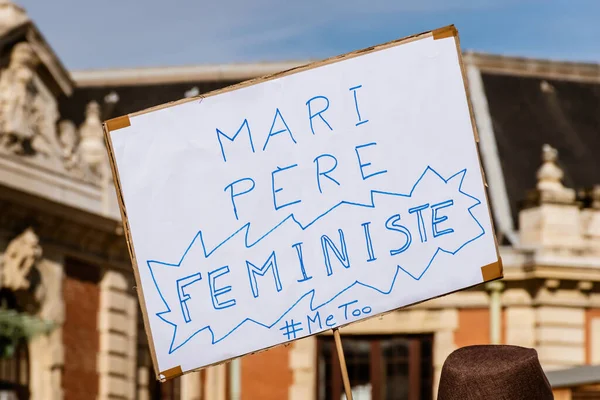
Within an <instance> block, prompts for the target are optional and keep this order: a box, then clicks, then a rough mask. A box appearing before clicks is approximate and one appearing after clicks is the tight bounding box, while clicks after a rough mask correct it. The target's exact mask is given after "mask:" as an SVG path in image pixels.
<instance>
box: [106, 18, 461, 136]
mask: <svg viewBox="0 0 600 400" xmlns="http://www.w3.org/2000/svg"><path fill="white" fill-rule="evenodd" d="M434 32H437V33H436V35H438V38H439V35H440V34H441V33H444V32H454V33H453V35H454V36H456V35H457V34H458V31H457V30H456V28H455V27H454V25H448V26H445V27H442V28H439V29H435V30H432V31H426V32H422V33H417V34H414V35H410V36H405V37H402V38H399V39H395V40H392V41H390V42H387V43H382V44H379V45H377V46H371V47H367V48H364V49H361V50H355V51H352V52H349V53H345V54H341V55H337V56H334V57H330V58H327V59H325V60H321V61H315V62H313V63H310V64H305V65H301V66H298V67H295V68H291V69H288V70H285V71H280V72H276V73H274V74H271V75H265V76H261V77H257V78H254V79H250V80H247V81H243V82H240V83H237V84H235V85H230V86H227V87H225V88H221V89H217V90H213V91H212V92H207V93H203V94H200V95H198V96H195V97H190V98H183V99H180V100H176V101H171V102H168V103H164V104H160V105H157V106H154V107H149V108H146V109H144V110H141V111H137V112H134V113H131V114H129V115H128V117H129V118H132V117H136V116H138V115H142V114H147V113H149V112H153V111H158V110H162V109H164V108H169V107H174V106H177V105H180V104H184V103H188V102H190V101H198V100H202V99H205V98H207V97H212V96H216V95H219V94H223V93H227V92H231V91H233V90H238V89H242V88H245V87H249V86H253V85H256V84H259V83H263V82H267V81H270V80H274V79H278V78H283V77H285V76H289V75H293V74H297V73H299V72H303V71H307V70H310V69H313V68H317V67H322V66H325V65H329V64H334V63H336V62H340V61H344V60H348V59H351V58H354V57H358V56H361V55H364V54H369V53H373V52H376V51H380V50H385V49H388V48H390V47H396V46H400V45H403V44H407V43H410V42H413V41H415V40H421V39H426V38H430V37H433V34H434ZM451 36H452V35H451ZM449 37H450V36H449ZM115 119H118V118H115ZM111 130H112V129H111Z"/></svg>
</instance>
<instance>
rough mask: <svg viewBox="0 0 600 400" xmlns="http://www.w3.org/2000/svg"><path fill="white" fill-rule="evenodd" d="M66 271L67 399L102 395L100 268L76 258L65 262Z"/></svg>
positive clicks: (65, 376) (64, 339) (65, 337)
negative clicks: (99, 310) (98, 327)
mask: <svg viewBox="0 0 600 400" xmlns="http://www.w3.org/2000/svg"><path fill="white" fill-rule="evenodd" d="M65 270H66V277H65V282H64V285H63V292H64V301H65V311H66V319H65V325H64V327H63V341H64V345H65V365H64V375H63V380H62V381H63V390H64V396H65V397H64V398H65V400H81V399H95V398H96V396H97V394H98V372H97V361H96V356H97V354H98V349H99V335H98V329H97V321H98V309H99V303H100V288H99V286H98V282H99V275H98V270H97V267H95V266H91V265H86V264H83V263H80V262H77V261H73V260H67V261H66V262H65Z"/></svg>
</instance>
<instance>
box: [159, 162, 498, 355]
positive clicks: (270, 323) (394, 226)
mask: <svg viewBox="0 0 600 400" xmlns="http://www.w3.org/2000/svg"><path fill="white" fill-rule="evenodd" d="M466 174H467V170H466V169H463V170H461V171H459V172H457V173H455V174H453V175H451V176H450V177H449V178H444V177H442V175H440V174H439V173H438V172H437V171H435V170H434V169H433V168H431V167H430V166H427V167H426V168H425V170H424V171H423V173H422V174H421V175H420V176H419V178H418V179H417V180H416V182H415V183H414V185H413V186H412V188H410V190H409V191H408V192H405V193H396V192H383V191H375V190H372V191H371V196H370V202H367V203H354V202H346V201H341V202H339V203H338V204H336V205H334V206H333V207H331V208H330V209H329V210H327V211H325V212H324V213H322V214H321V215H319V216H317V217H316V218H315V219H313V220H310V221H305V222H304V223H302V222H301V221H298V220H297V219H296V217H295V216H294V214H293V213H290V214H289V215H287V216H286V217H285V218H283V219H281V222H279V223H277V224H276V225H275V226H274V227H273V228H272V229H270V230H269V231H268V232H266V233H265V234H264V235H263V236H261V237H259V238H258V239H256V240H255V241H250V240H249V236H248V234H249V230H250V225H251V224H250V223H246V224H244V225H243V226H241V227H240V228H239V229H237V230H236V231H235V232H233V233H232V234H231V235H230V236H228V237H227V238H225V239H224V240H223V241H221V242H219V243H218V244H217V245H216V246H214V247H212V248H207V247H206V245H205V241H204V237H203V233H202V231H201V230H200V231H198V233H197V234H196V235H195V236H194V238H193V240H192V241H191V243H190V244H189V245H188V246H187V249H186V250H185V251H184V253H183V255H182V256H181V258H180V259H179V261H178V262H176V263H166V262H162V261H157V260H148V261H147V265H148V268H149V269H150V273H151V276H152V279H153V283H154V285H155V287H156V290H157V293H158V294H159V296H160V298H161V300H162V302H163V304H164V309H163V310H162V311H159V312H157V313H156V314H155V315H156V316H157V317H158V318H160V319H161V320H162V321H164V322H165V323H166V324H168V325H170V326H172V327H173V337H172V339H171V344H170V347H169V349H168V352H169V354H171V353H173V352H175V351H177V350H178V349H180V348H182V346H184V345H185V344H186V343H188V342H189V341H190V340H191V339H192V338H193V337H194V336H196V335H197V334H198V333H200V332H203V331H207V332H208V333H210V337H211V343H212V344H216V343H219V342H221V341H223V340H225V339H226V338H227V337H229V335H231V334H232V333H233V332H234V331H236V330H237V329H239V328H240V327H241V326H243V325H245V324H254V325H257V326H259V327H263V328H265V329H271V328H273V327H275V326H277V327H278V328H279V329H281V330H282V331H283V334H284V336H286V337H288V338H289V339H290V340H291V339H292V338H296V335H297V333H298V332H300V331H301V330H302V327H301V324H300V323H299V322H294V321H293V320H292V321H286V325H287V328H286V327H285V325H284V326H283V327H279V326H278V324H279V323H280V322H281V321H282V320H283V319H284V318H285V317H286V315H288V314H289V313H290V311H291V310H293V309H294V307H296V306H297V305H298V304H299V303H300V302H301V301H303V300H305V299H306V300H308V301H309V308H310V312H318V311H319V310H320V309H321V308H322V307H324V306H326V305H328V304H330V303H332V302H333V301H336V299H338V298H340V296H341V295H342V294H344V293H350V291H353V290H354V288H358V287H362V288H363V289H366V290H370V291H373V292H375V293H378V294H381V295H389V294H390V293H391V292H392V290H393V289H394V286H395V284H396V282H397V281H398V280H399V274H402V275H401V276H403V277H405V278H408V279H411V280H413V281H416V282H418V281H420V280H421V279H422V278H423V276H424V275H425V274H426V273H427V271H428V270H429V268H430V266H431V265H432V263H433V262H434V260H435V259H436V257H437V256H438V255H439V254H447V255H455V254H457V253H458V252H459V251H460V250H461V249H463V248H464V247H465V246H467V245H469V244H470V243H472V242H474V241H475V240H477V239H479V238H481V237H482V236H484V235H485V233H486V232H485V229H484V228H483V226H482V225H481V223H480V222H479V221H478V220H477V218H475V216H474V215H473V213H472V209H473V208H474V207H476V206H478V205H480V204H481V201H480V200H479V199H478V198H476V197H474V196H472V195H470V194H468V193H466V192H464V191H463V188H462V187H463V182H464V180H465V176H466ZM426 176H427V177H431V178H428V179H438V180H439V181H441V182H442V183H443V184H448V183H449V182H456V181H455V180H458V185H457V192H458V193H459V194H460V195H462V196H465V198H466V199H468V200H469V204H470V205H469V206H468V207H467V208H466V211H467V212H468V215H469V216H470V217H471V218H472V221H473V223H474V226H475V227H476V229H475V230H474V231H473V233H472V234H469V237H468V238H464V240H463V239H461V240H460V241H459V242H457V244H455V245H453V246H452V247H451V248H443V247H439V246H438V247H436V248H431V251H432V253H433V254H432V255H431V256H426V258H425V259H424V260H425V261H424V263H423V265H418V266H410V268H408V266H402V265H400V264H398V265H397V266H396V269H395V272H394V273H393V275H390V276H391V279H390V281H389V282H388V283H387V284H386V285H383V286H380V287H376V286H373V285H370V284H367V283H364V282H361V281H358V280H356V281H354V282H353V283H351V284H349V285H347V286H345V287H343V288H342V289H341V290H339V291H338V292H337V293H336V294H335V295H333V296H331V298H328V299H327V300H326V301H322V302H316V301H315V298H316V296H315V295H316V293H315V289H307V290H306V291H305V292H304V293H303V294H302V295H300V296H299V297H298V298H297V300H292V299H287V300H286V301H289V302H290V305H289V307H287V304H286V306H285V307H287V308H286V309H285V311H284V312H283V313H281V314H278V315H276V316H273V317H270V318H269V320H256V319H253V318H248V317H246V318H244V319H243V320H241V321H239V323H233V324H234V325H233V326H232V328H231V329H230V328H227V329H225V330H224V331H223V330H222V328H221V329H220V330H219V333H218V334H216V333H215V330H214V329H213V327H212V324H211V321H205V322H203V323H201V324H200V325H199V327H198V329H195V328H194V329H195V330H194V331H187V332H186V333H185V334H184V336H182V335H179V336H178V331H179V328H180V325H181V324H179V325H178V324H177V323H175V322H174V321H175V320H177V318H176V315H175V314H173V310H174V307H179V304H175V303H177V301H178V300H177V299H175V300H172V302H171V303H169V302H167V300H166V299H165V297H164V295H163V291H162V290H161V286H163V285H167V284H168V282H166V281H160V282H159V281H157V279H156V272H157V271H158V270H159V269H160V270H161V271H162V270H163V269H165V268H167V269H168V270H169V271H171V268H175V269H176V268H180V267H181V266H182V265H183V263H184V262H185V260H186V256H187V255H188V252H189V251H190V249H192V248H194V249H198V250H201V254H202V255H203V257H204V259H209V258H210V257H211V256H212V255H213V254H215V252H217V251H218V250H219V249H221V248H222V247H223V245H225V244H226V243H228V242H230V241H231V240H232V239H233V238H234V237H239V239H240V240H242V241H243V244H244V246H245V248H247V249H250V248H252V247H254V246H256V245H257V244H258V243H260V242H262V241H263V240H264V239H266V238H268V237H269V236H270V235H272V234H274V233H276V232H277V231H278V229H279V228H280V227H281V226H282V225H283V224H284V223H285V222H286V221H290V222H293V223H295V224H296V225H297V226H298V227H299V228H300V229H301V230H302V231H305V230H307V229H309V228H310V227H311V226H313V225H314V224H315V223H316V222H317V221H319V220H322V219H323V218H326V217H327V215H329V214H330V213H332V212H334V211H335V210H336V209H338V208H339V207H341V206H344V207H355V208H357V209H359V208H365V209H374V208H375V206H376V203H377V201H376V200H377V199H389V198H397V199H411V197H412V196H413V193H415V191H416V189H417V188H418V186H419V184H420V182H421V181H422V180H423V179H424V177H426ZM453 185H456V183H453ZM449 204H450V203H448V202H443V203H436V204H433V206H429V205H428V207H430V211H431V210H433V214H432V219H431V220H428V221H427V223H426V222H425V217H426V216H425V215H420V214H419V215H420V216H419V221H418V222H419V224H418V226H419V229H421V228H423V235H424V233H425V229H426V228H427V229H433V232H435V233H437V234H438V235H440V234H441V233H442V232H443V231H444V229H448V227H446V226H445V225H446V224H447V223H446V222H445V221H446V220H445V219H444V218H443V217H444V214H445V213H444V211H448V210H451V209H452V208H451V206H450V205H449ZM419 205H421V203H417V204H414V206H415V207H413V208H421V207H419ZM421 210H425V208H422V209H421ZM357 211H358V210H357ZM421 213H423V212H422V211H421ZM416 214H418V213H417V212H416V211H415V212H414V213H413V214H408V215H410V217H411V218H415V217H416ZM396 217H397V218H396ZM401 221H403V219H402V220H401V218H400V215H397V216H395V217H394V218H390V219H389V220H388V222H387V223H386V228H387V229H388V230H390V231H397V232H398V233H403V231H402V229H400V228H399V226H402V225H400V222H401ZM463 223H464V221H463ZM438 224H439V225H440V226H439V227H438V226H437V225H438ZM425 225H427V226H425ZM364 226H365V225H363V227H364ZM366 226H368V225H366ZM365 229H366V228H365ZM361 231H362V229H361ZM339 233H340V236H339V238H335V237H333V238H330V239H329V240H325V241H324V242H326V244H324V246H326V247H327V252H328V253H327V254H329V253H332V254H334V255H335V257H337V258H338V259H339V261H341V262H342V264H344V262H348V261H349V259H348V255H347V254H345V249H344V244H343V241H344V237H343V233H342V232H339ZM367 233H368V231H365V234H367ZM391 234H394V235H396V233H393V232H392V233H391ZM420 234H421V232H420ZM397 237H398V238H399V240H398V241H397V242H396V243H397V244H396V246H398V248H397V249H396V251H401V250H402V248H403V247H404V246H406V245H407V243H410V241H411V239H410V237H408V236H407V235H406V234H404V235H402V234H399V235H397ZM332 239H334V240H332ZM365 239H366V241H367V249H368V251H369V252H370V251H371V250H372V249H371V250H369V241H370V240H371V238H370V236H368V235H367V236H365ZM423 239H425V238H424V237H423ZM432 240H433V239H432ZM363 243H364V242H363ZM458 243H459V244H458ZM292 246H293V247H294V248H295V249H296V251H298V256H299V259H300V266H301V269H303V267H304V265H303V264H302V253H301V249H300V245H299V244H298V243H296V245H292ZM363 246H364V245H363ZM334 247H335V249H336V250H337V251H335V250H334V251H332V249H333V248H334ZM388 250H389V249H386V251H388ZM363 251H364V247H363ZM402 251H403V250H402ZM398 254H399V253H398ZM371 256H373V257H374V255H373V253H369V257H371ZM263 260H264V259H263ZM331 261H333V260H330V262H331ZM361 262H366V259H363V260H361ZM348 265H349V264H348ZM343 266H344V267H346V265H343ZM276 268H277V266H276V263H275V261H274V259H273V260H272V263H269V260H267V262H265V264H263V266H262V268H257V267H256V266H254V265H253V266H252V267H250V269H251V270H252V271H253V272H257V273H258V275H265V274H266V272H267V270H269V271H271V270H272V272H273V277H274V279H275V281H273V280H271V279H266V280H265V284H270V285H273V282H275V286H276V289H277V290H279V288H280V287H281V282H279V281H278V279H277V278H278V274H277V273H276ZM290 268H296V266H290ZM350 268H352V267H350ZM340 270H344V268H340V269H336V270H334V274H335V273H336V272H338V271H340ZM328 271H329V270H328ZM225 273H226V272H225ZM248 273H249V276H250V275H251V278H250V279H251V281H252V283H253V284H255V283H256V280H255V278H256V274H254V273H251V272H248ZM302 274H303V276H304V277H305V278H307V275H306V271H304V272H303V273H302ZM170 275H177V274H176V273H175V271H173V273H171V272H169V276H170ZM219 276H221V275H219ZM208 281H210V282H211V284H214V283H215V282H214V281H212V280H211V278H210V277H209V279H208ZM201 283H202V281H200V282H198V283H197V284H201ZM294 284H297V283H295V281H294ZM228 288H229V287H227V286H223V287H221V286H219V287H218V288H216V290H219V289H220V290H221V291H220V292H219V294H220V295H223V294H225V293H227V292H226V291H224V290H227V289H228ZM253 289H257V287H256V286H253ZM336 290H337V289H336ZM256 294H258V290H257V293H256ZM189 301H194V298H192V299H191V300H189ZM228 301H235V300H233V299H232V298H225V299H223V302H224V303H226V302H228ZM224 303H221V305H224ZM230 304H231V303H230ZM370 312H371V308H370V307H369V308H368V309H367V308H365V311H363V313H370ZM312 315H314V314H312ZM323 317H324V318H325V317H326V315H324V316H323ZM213 322H216V321H213ZM309 329H310V326H309Z"/></svg>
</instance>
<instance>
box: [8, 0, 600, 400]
mask: <svg viewBox="0 0 600 400" xmlns="http://www.w3.org/2000/svg"><path fill="white" fill-rule="evenodd" d="M599 17H600V2H598V1H597V0H595V1H593V0H590V1H584V0H564V1H563V0H555V1H548V0H546V1H525V0H522V1H516V0H515V1H512V0H480V1H468V0H456V1H443V0H420V1H412V2H409V1H404V0H402V1H400V0H397V1H385V0H380V1H378V0H373V1H368V2H363V1H357V0H346V1H344V2H342V1H333V0H320V1H312V0H311V1H308V0H307V1H303V2H293V3H289V2H288V3H284V2H275V1H272V0H256V1H243V0H220V1H218V2H217V1H214V2H208V1H175V0H173V1H171V2H164V1H158V0H147V1H141V0H140V1H134V0H128V1H123V0H120V1H114V0H106V1H100V2H98V1H95V2H89V1H84V0H54V1H43V0H28V1H26V0H22V1H21V2H20V3H18V4H17V3H13V2H11V1H8V0H0V255H1V258H0V400H24V399H32V400H46V399H48V400H57V399H68V400H79V399H99V400H100V399H131V400H134V399H135V400H150V399H152V400H184V399H186V400H187V399H190V400H239V399H243V400H253V399H266V400H280V399H283V400H285V399H290V400H305V399H306V400H329V399H336V400H338V399H342V398H345V396H344V395H343V385H342V379H341V375H340V373H339V365H338V361H337V355H336V353H335V346H334V344H333V337H332V336H331V335H330V334H327V333H326V334H323V335H319V336H313V337H309V338H306V339H302V340H299V341H295V342H293V343H291V344H290V345H288V346H280V347H277V348H274V349H272V350H269V351H267V352H263V353H259V354H255V355H252V356H248V357H244V358H242V359H237V360H234V361H232V362H230V363H227V364H224V365H220V366H216V367H211V368H207V369H205V370H203V371H200V372H197V373H193V374H189V375H185V376H183V377H180V378H177V379H175V380H172V381H169V382H167V383H165V384H161V385H159V384H158V383H156V382H155V379H154V376H155V375H154V371H153V370H152V363H151V360H150V354H149V348H148V343H147V339H146V335H145V333H144V327H143V323H142V318H141V313H140V309H139V305H138V302H137V293H136V290H135V282H134V278H133V271H132V268H131V264H130V258H129V253H128V250H127V245H126V242H125V238H124V235H123V229H122V226H121V215H120V211H119V207H118V203H117V198H116V195H115V190H114V184H113V181H112V175H111V173H110V167H109V164H108V159H107V156H106V149H105V145H104V139H103V132H102V126H101V123H102V121H104V120H106V119H109V118H113V117H117V116H121V115H124V114H127V113H130V112H135V111H139V110H142V109H145V108H147V107H150V106H154V105H158V104H162V103H165V102H168V101H172V100H177V99H181V98H183V97H190V96H195V95H198V94H201V93H205V92H207V91H211V90H215V89H219V88H222V87H225V86H229V85H231V84H235V83H238V82H241V81H244V80H247V79H251V78H255V77H259V76H263V75H267V74H271V73H275V72H279V71H282V70H285V69H289V68H291V67H294V66H297V65H301V64H306V63H308V62H312V61H316V60H319V59H323V58H326V57H330V56H335V55H339V54H342V53H345V52H349V51H352V50H357V49H360V48H364V47H368V46H372V45H375V44H379V43H383V42H386V41H389V40H393V39H397V38H400V37H403V36H406V35H410V34H415V33H419V32H423V31H427V30H431V29H435V28H439V27H442V26H445V25H448V24H455V25H456V27H457V28H458V30H459V34H460V38H461V45H462V50H463V52H464V53H463V57H464V62H465V67H466V72H467V78H468V90H469V94H470V98H471V102H472V105H473V112H474V115H475V122H476V124H477V128H478V132H479V139H480V142H479V145H480V152H481V157H482V164H483V166H484V169H485V173H486V178H487V182H488V185H489V201H490V203H491V205H492V213H493V219H494V223H495V227H496V235H497V238H498V242H499V245H500V253H501V257H502V259H503V262H504V274H505V278H504V279H503V280H501V281H497V282H492V283H489V284H487V285H482V286H480V287H477V288H474V289H471V290H468V291H463V292H459V293H455V294H452V295H449V296H446V297H443V298H439V299H435V300H432V301H428V302H426V303H423V304H420V305H418V306H414V307H410V308H407V309H405V310H402V311H397V312H394V313H391V314H388V315H386V316H385V317H383V318H376V319H372V320H367V321H364V322H361V323H356V324H353V325H351V326H349V327H347V328H344V329H342V333H343V334H344V336H345V337H344V341H343V342H344V352H345V355H346V362H347V364H348V371H349V375H350V382H351V383H352V385H353V390H354V393H355V399H357V400H367V399H369V400H370V399H373V400H405V399H406V400H417V399H432V398H435V396H436V393H437V385H438V380H439V375H440V372H441V368H442V365H443V363H444V361H445V359H446V357H447V356H448V355H449V354H450V353H451V352H452V351H453V350H455V349H457V348H459V347H462V346H467V345H472V344H488V343H493V344H498V343H505V344H513V345H519V346H525V347H533V348H535V349H536V350H537V351H538V354H539V358H540V361H541V363H542V366H543V368H544V369H545V371H546V373H547V376H548V378H549V380H550V383H551V384H552V385H553V388H554V391H555V395H556V398H557V399H564V400H566V399H573V400H576V399H600V64H599V63H600V46H599V45H598V43H600V24H598V18H599Z"/></svg>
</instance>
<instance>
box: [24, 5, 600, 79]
mask: <svg viewBox="0 0 600 400" xmlns="http://www.w3.org/2000/svg"><path fill="white" fill-rule="evenodd" d="M16 2H17V3H18V4H20V5H22V6H23V7H25V8H26V10H27V12H28V13H29V16H30V17H31V18H32V19H33V20H34V21H35V22H36V24H37V25H38V27H39V28H40V30H41V31H42V33H43V34H44V36H45V37H46V39H47V40H48V41H49V42H50V45H51V46H52V47H53V48H54V50H55V51H56V52H57V53H58V56H59V57H60V58H61V60H62V61H63V62H64V64H65V65H66V67H67V68H69V69H101V68H118V67H146V66H167V65H190V64H214V63H232V62H259V61H290V60H300V61H304V60H313V59H322V58H326V57H330V56H334V55H338V54H343V53H346V52H349V51H352V50H356V49H360V48H364V47H368V46H372V45H375V44H379V43H384V42H386V41H389V40H393V39H397V38H400V37H403V36H407V35H410V34H414V33H419V32H423V31H428V30H431V29H435V28H438V27H441V26H445V25H449V24H455V25H456V27H457V28H458V30H459V34H460V37H461V44H462V48H463V50H477V51H483V52H488V53H496V54H505V55H516V56H527V57H537V58H550V59H557V60H571V61H592V62H600V45H599V43H600V23H599V22H598V18H599V17H600V0H413V1H408V0H345V1H344V0H296V1H292V0H279V1H274V0H213V1H206V0H196V1H192V0H170V1H165V0H94V1H90V0H20V1H19V0H16Z"/></svg>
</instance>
